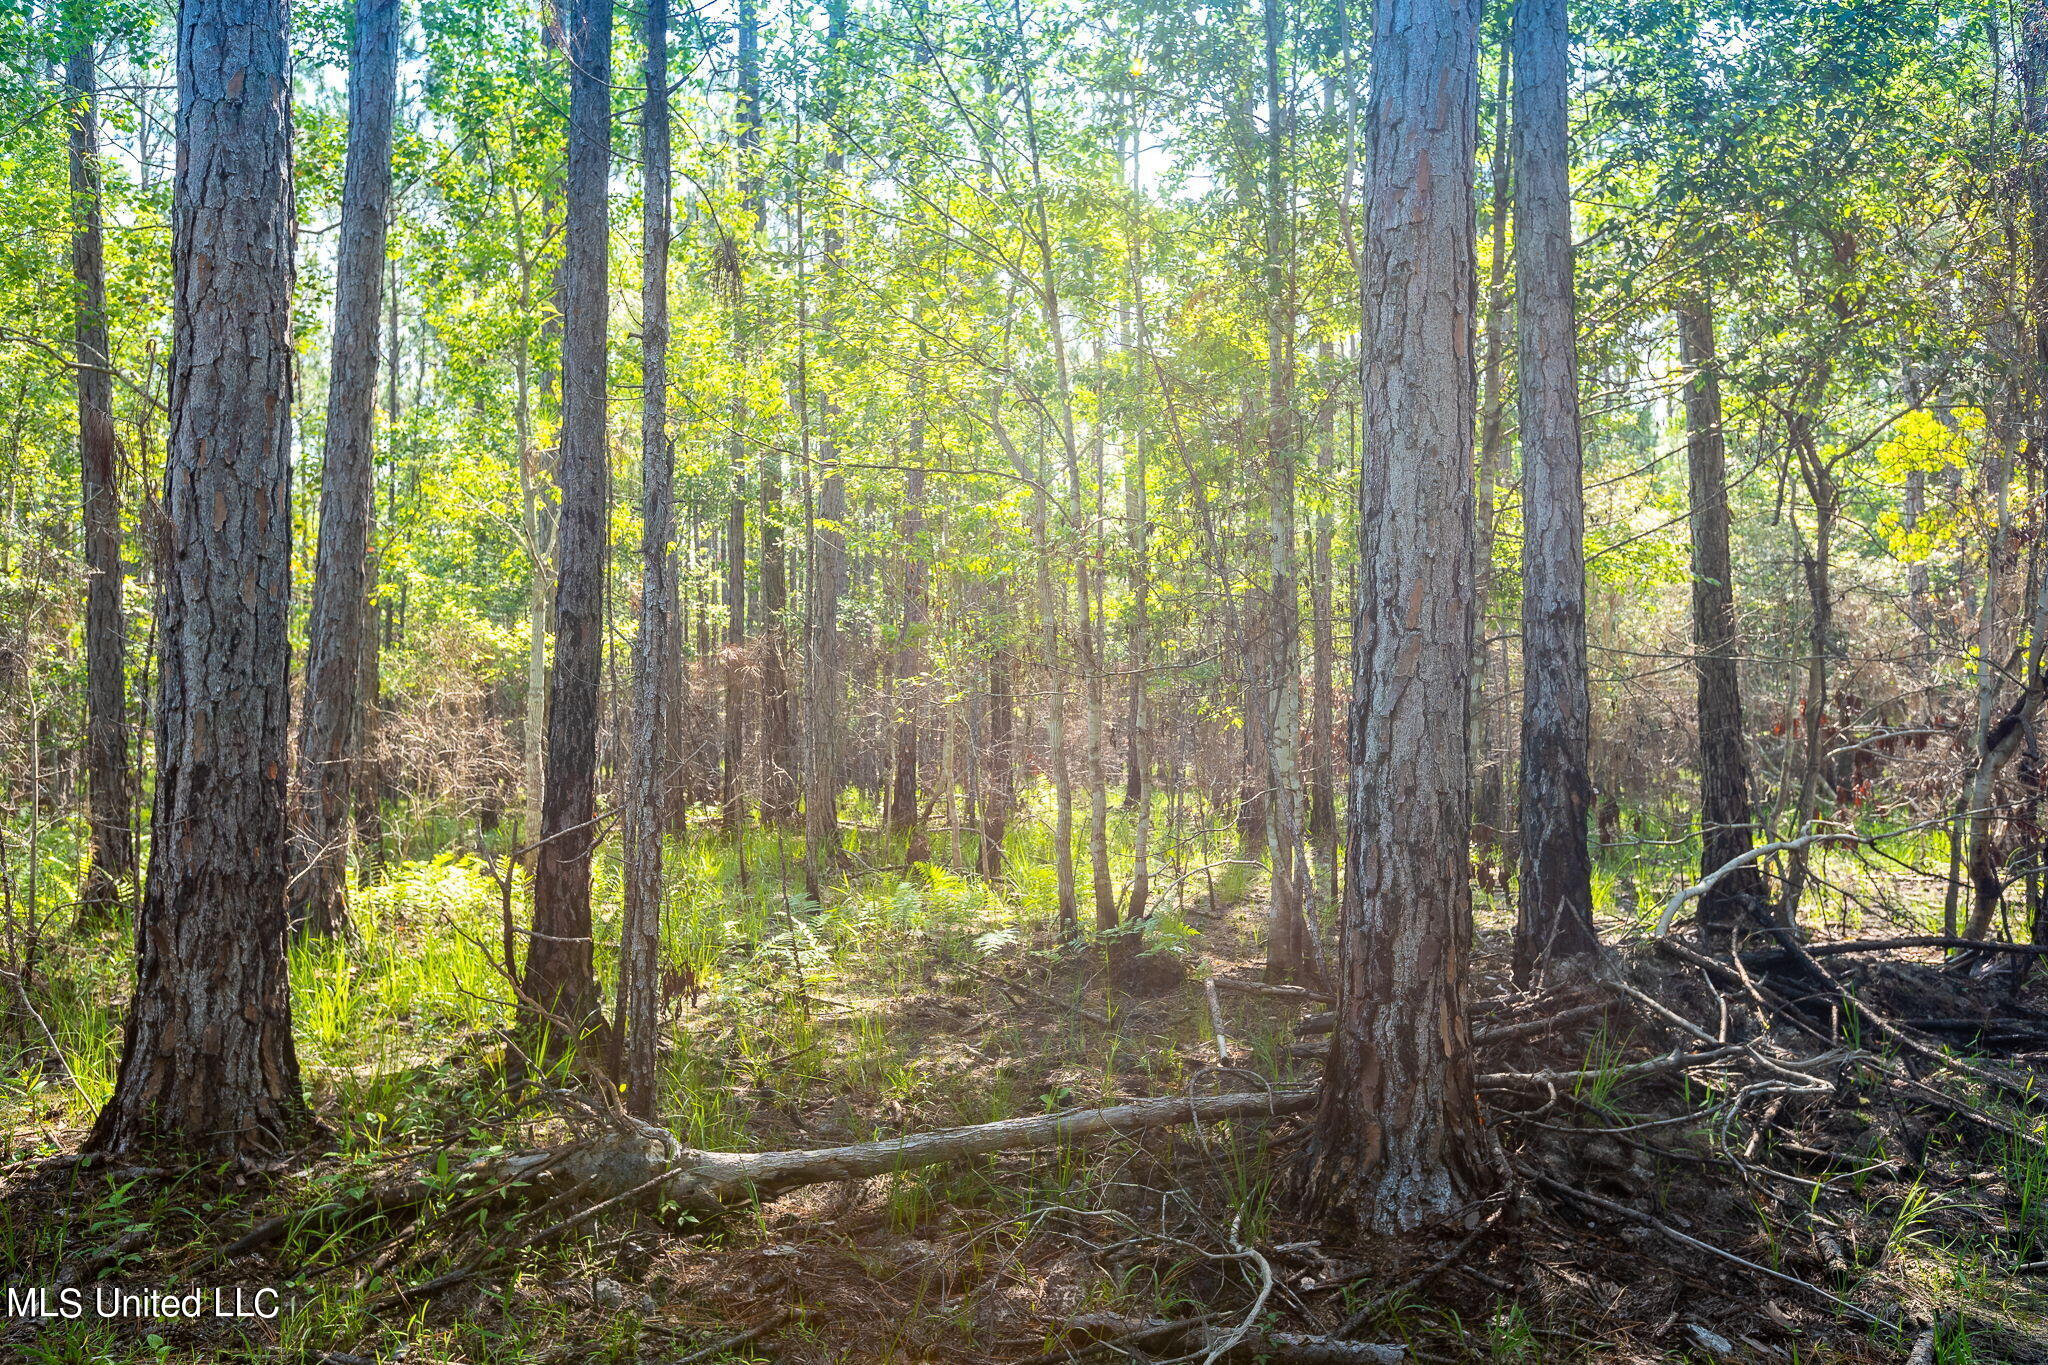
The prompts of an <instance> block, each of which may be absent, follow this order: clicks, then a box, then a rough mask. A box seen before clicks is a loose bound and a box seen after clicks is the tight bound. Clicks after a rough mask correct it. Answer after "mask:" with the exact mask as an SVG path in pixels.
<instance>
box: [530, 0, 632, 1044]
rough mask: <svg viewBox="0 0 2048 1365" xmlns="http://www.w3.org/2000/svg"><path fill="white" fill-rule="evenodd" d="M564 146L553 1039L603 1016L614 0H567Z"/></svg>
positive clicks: (544, 949)
mask: <svg viewBox="0 0 2048 1365" xmlns="http://www.w3.org/2000/svg"><path fill="white" fill-rule="evenodd" d="M566 19H567V23H568V28H569V33H568V46H569V150H568V170H567V172H566V174H565V176H564V184H565V190H566V208H565V213H564V217H563V223H562V269H561V274H560V279H561V302H562V310H561V311H562V438H561V456H560V461H559V467H560V479H559V482H560V487H561V513H560V529H559V530H558V531H557V533H556V546H555V666H554V672H553V674H552V676H551V677H550V678H549V682H548V719H547V733H548V752H547V774H546V778H545V781H544V784H543V785H544V790H543V792H542V794H541V828H540V840H541V844H540V847H539V849H537V850H536V851H535V857H534V868H533V937H532V939H531V940H530V942H529V943H528V945H527V950H526V971H525V976H524V978H523V980H522V982H521V986H520V994H521V1005H522V1011H523V1013H524V1014H525V1015H526V1016H527V1024H528V1026H529V1028H535V1027H539V1028H544V1029H545V1030H546V1031H547V1035H548V1044H547V1045H548V1047H549V1048H550V1049H551V1050H558V1049H560V1048H561V1047H563V1046H565V1045H568V1044H574V1043H578V1042H580V1041H581V1035H584V1034H586V1033H597V1032H599V1031H601V1029H602V1027H603V1019H602V1016H601V1015H600V1013H599V1008H598V989H597V977H596V974H595V969H594V967H593V963H592V952H591V942H590V863H591V856H592V853H593V851H594V850H595V848H596V843H597V838H596V830H595V829H594V828H593V819H594V817H595V814H596V779H597V725H598V685H599V681H600V674H601V671H602V666H603V660H604V572H605V562H606V559H607V543H606V535H605V530H606V521H607V511H608V506H609V503H610V493H611V487H610V485H611V462H610V451H609V448H608V442H607V440H606V423H605V391H606V384H605V375H606V360H607V348H606V303H607V299H606V259H607V256H608V254H609V245H610V243H609V226H608V217H607V205H606V193H605V191H606V185H607V181H608V179H609V176H610V173H611V147H612V130H611V67H612V3H611V0H569V3H568V5H567V13H566Z"/></svg>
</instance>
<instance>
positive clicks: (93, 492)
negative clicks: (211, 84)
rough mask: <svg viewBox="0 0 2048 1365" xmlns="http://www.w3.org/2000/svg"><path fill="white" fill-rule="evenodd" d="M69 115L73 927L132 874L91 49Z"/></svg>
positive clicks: (97, 913)
mask: <svg viewBox="0 0 2048 1365" xmlns="http://www.w3.org/2000/svg"><path fill="white" fill-rule="evenodd" d="M65 79H66V83H67V84H69V86H70V87H71V92H72V98H73V100H74V102H75V103H74V107H73V110H72V118H71V278H72V284H73V287H74V288H76V289H77V291H78V293H77V297H76V299H75V300H74V302H73V312H72V334H71V335H72V348H73V357H72V358H73V360H74V361H76V368H75V370H74V374H75V376H76V380H77V390H78V467H79V476H80V481H81V485H82V487H81V492H82V493H83V498H82V500H81V501H82V504H83V509H84V514H85V571H86V589H85V783H86V795H87V800H88V803H89V804H88V806H87V811H86V819H87V823H88V825H89V827H90V830H91V842H92V848H91V855H90V857H91V862H90V863H89V865H88V866H87V869H86V876H85V885H84V886H83V887H81V888H80V890H79V897H78V919H79V922H80V923H81V924H94V923H99V922H103V921H104V920H105V919H106V918H107V917H108V914H109V913H110V912H111V911H112V910H113V908H114V906H115V905H116V904H118V903H119V901H120V900H121V897H122V894H123V892H122V889H121V888H122V884H123V883H125V882H130V881H132V880H134V877H135V832H134V829H133V828H132V827H131V826H130V824H129V823H128V803H129V800H130V798H131V797H132V796H133V795H134V790H133V789H134V779H133V777H132V776H131V774H130V770H129V767H128V722H127V709H128V708H127V704H126V700H125V698H126V695H127V670H128V663H127V659H128V645H127V626H126V624H125V622H124V621H123V619H122V612H121V489H120V484H119V482H118V476H117V472H116V466H115V460H114V376H113V373H112V370H111V366H112V364H113V360H112V356H113V350H112V346H111V345H110V343H109V342H108V339H107V271H106V257H105V253H104V250H103V247H102V236H101V231H100V150H99V95H98V81H97V78H96V75H95V72H94V52H93V48H92V45H91V44H90V43H87V44H85V45H84V46H82V47H80V48H79V50H78V51H76V52H74V53H72V54H71V57H70V60H69V61H68V62H66V64H65Z"/></svg>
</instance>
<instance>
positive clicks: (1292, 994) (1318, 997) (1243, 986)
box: [1209, 976, 1332, 1005]
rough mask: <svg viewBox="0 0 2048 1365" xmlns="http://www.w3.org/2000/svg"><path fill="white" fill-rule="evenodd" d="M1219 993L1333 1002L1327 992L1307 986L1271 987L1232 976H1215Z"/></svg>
mask: <svg viewBox="0 0 2048 1365" xmlns="http://www.w3.org/2000/svg"><path fill="white" fill-rule="evenodd" d="M1209 979H1210V980H1211V981H1214V982H1215V983H1216V989H1217V990H1219V991H1235V992H1236V993H1237V994H1239V995H1270V996H1272V997H1273V998H1274V999H1276V1000H1314V1001H1317V1002H1318V1003H1320V1004H1325V1005H1327V1004H1329V1003H1330V1002H1331V1000H1332V997H1331V995H1330V994H1329V993H1328V992H1327V991H1312V990H1310V989H1309V988H1308V987H1306V986H1271V985H1268V984H1266V983H1265V982H1263V981H1240V980H1238V979H1237V978H1236V977H1232V976H1213V977H1210V978H1209Z"/></svg>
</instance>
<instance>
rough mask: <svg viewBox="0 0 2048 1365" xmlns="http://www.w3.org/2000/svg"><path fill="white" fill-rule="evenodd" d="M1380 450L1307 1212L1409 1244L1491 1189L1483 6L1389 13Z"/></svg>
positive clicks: (1366, 553) (1372, 216)
mask: <svg viewBox="0 0 2048 1365" xmlns="http://www.w3.org/2000/svg"><path fill="white" fill-rule="evenodd" d="M1374 29H1375V31H1374V36H1373V43H1372V61H1373V79H1372V94H1371V102H1370V105H1369V107H1368V110H1367V114H1366V122H1367V147H1368V154H1367V156H1366V158H1365V164H1366V168H1367V177H1368V179H1367V191H1366V214H1365V217H1366V221H1365V224H1364V231H1363V233H1362V234H1361V235H1360V245H1361V247H1362V254H1363V273H1364V296H1365V302H1366V312H1365V347H1366V349H1365V356H1364V389H1365V431H1366V439H1365V448H1366V449H1368V450H1370V451H1373V452H1374V453H1375V454H1374V458H1372V459H1370V460H1368V461H1366V464H1365V470H1364V481H1363V487H1362V490H1361V502H1360V509H1361V525H1360V534H1359V542H1360V543H1359V555H1360V559H1359V570H1358V581H1359V592H1358V603H1357V612H1358V614H1357V618H1356V644H1355V646H1354V656H1355V661H1356V682H1355V685H1354V693H1353V698H1352V704H1351V752H1352V769H1351V787H1350V802H1349V811H1348V820H1349V825H1350V832H1349V839H1348V846H1347V850H1346V863H1347V871H1348V875H1347V876H1346V878H1345V886H1344V901H1343V912H1342V935H1341V940H1340V941H1341V943H1342V951H1343V965H1342V971H1341V978H1340V984H1339V994H1338V1005H1337V1020H1336V1030H1335V1034H1334V1037H1333V1040H1332V1044H1331V1049H1330V1060H1329V1064H1328V1066H1327V1068H1326V1071H1325V1074H1324V1080H1323V1091H1322V1098H1321V1101H1320V1103H1319V1104H1318V1107H1317V1111H1316V1119H1315V1124H1314V1127H1313V1129H1312V1131H1311V1134H1310V1138H1309V1143H1308V1148H1307V1150H1306V1152H1305V1153H1304V1166H1303V1171H1302V1175H1303V1190H1302V1193H1303V1196H1304V1201H1305V1203H1306V1204H1307V1205H1308V1206H1309V1208H1311V1209H1312V1210H1314V1211H1316V1212H1317V1213H1319V1214H1321V1215H1322V1216H1324V1217H1326V1218H1328V1219H1331V1220H1333V1221H1349V1222H1352V1223H1355V1224H1358V1225H1362V1226H1364V1227H1366V1228H1370V1229H1373V1230H1376V1231H1388V1232H1399V1231H1406V1230H1409V1229H1412V1228H1416V1227H1419V1226H1421V1225H1422V1224H1424V1223H1427V1222H1430V1221H1432V1220H1436V1219H1441V1218H1445V1217H1448V1216H1449V1215H1451V1214H1452V1213H1454V1212H1455V1211H1457V1210H1458V1209H1460V1208H1462V1207H1464V1206H1465V1205H1466V1204H1467V1203H1468V1202H1469V1201H1470V1200H1471V1199H1473V1198H1474V1197H1475V1196H1477V1195H1480V1194H1483V1193H1485V1192H1486V1191H1487V1190H1488V1189H1489V1188H1490V1187H1491V1186H1492V1184H1493V1174H1492V1169H1491V1167H1490V1165H1489V1164H1488V1162H1487V1160H1486V1157H1485V1153H1486V1151H1487V1149H1488V1145H1489V1138H1488V1136H1487V1134H1486V1132H1485V1129H1484V1128H1483V1126H1482V1125H1481V1123H1480V1118H1479V1104H1478V1097H1477V1094H1476V1093H1475V1090H1474V1081H1473V1073H1472V1054H1471V1038H1470V1034H1469V1032H1468V1027H1467V1024H1466V1021H1465V988H1464V974H1465V955H1466V949H1467V947H1468V944H1469V941H1470V937H1471V932H1472V930H1471V924H1472V901H1471V895H1472V892H1471V880H1470V869H1469V863H1470V859H1469V856H1468V854H1467V817H1468V816H1469V814H1470V809H1469V808H1470V786H1469V781H1468V777H1469V775H1468V772H1467V769H1466V761H1465V759H1466V755H1465V745H1466V735H1467V732H1466V728H1465V708H1466V706H1467V705H1468V704H1469V702H1470V696H1471V694H1470V693H1469V692H1468V690H1467V688H1466V682H1467V676H1466V675H1467V674H1468V672H1469V671H1470V669H1471V667H1472V629H1473V601H1472V548H1473V547H1472V455H1473V451H1472V419H1473V408H1474V406H1475V397H1476V395H1475V393H1474V389H1475V383H1474V376H1473V370H1472V345H1471V342H1472V316H1471V312H1470V309H1471V301H1472V299H1473V298H1474V296H1475V293H1476V291H1475V288H1474V284H1475V279H1474V277H1475V275H1476V272H1477V265H1476V263H1475V261H1474V256H1473V251H1474V240H1473V238H1474V222H1473V198H1472V177H1471V176H1470V175H1469V174H1468V173H1467V168H1469V167H1470V166H1471V165H1472V158H1473V155H1474V151H1475V145H1474V144H1475V143H1476V142H1477V140H1478V111H1477V104H1478V95H1479V90H1478V79H1479V78H1478V67H1479V53H1478V34H1479V3H1478V0H1376V5H1375V9H1374Z"/></svg>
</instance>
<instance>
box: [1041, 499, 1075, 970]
mask: <svg viewBox="0 0 2048 1365" xmlns="http://www.w3.org/2000/svg"><path fill="white" fill-rule="evenodd" d="M1043 465H1044V462H1043V460H1041V461H1040V467H1041V473H1040V477H1039V480H1038V488H1039V492H1038V495H1037V497H1036V498H1035V499H1034V500H1033V503H1032V514H1031V534H1032V540H1033V541H1034V543H1035V548H1036V549H1037V551H1038V614H1039V618H1040V621H1041V624H1042V626H1043V629H1044V630H1045V678H1046V688H1045V747H1046V752H1047V756H1048V758H1049V760H1050V761H1051V763H1052V794H1053V829H1052V863H1053V878H1054V885H1055V888H1056V891H1057V894H1058V897H1059V915H1060V928H1061V930H1062V931H1064V932H1066V933H1068V934H1072V933H1074V932H1076V931H1077V930H1078V929H1079V927H1080V909H1079V902H1078V901H1077V899H1076V898H1075V894H1074V784H1073V776H1072V773H1071V771H1070V769H1069V767H1068V763H1067V688H1066V676H1067V675H1066V673H1065V672H1064V671H1063V670H1062V669H1061V667H1060V615H1061V612H1060V607H1061V603H1060V597H1059V594H1058V593H1056V592H1055V591H1054V588H1053V581H1052V529H1051V521H1052V510H1051V507H1050V505H1049V504H1050V500H1049V499H1048V498H1047V497H1046V495H1045V491H1044V490H1045V486H1046V482H1047V480H1046V476H1045V474H1044V472H1043Z"/></svg>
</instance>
